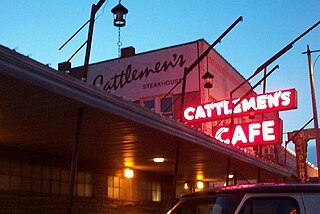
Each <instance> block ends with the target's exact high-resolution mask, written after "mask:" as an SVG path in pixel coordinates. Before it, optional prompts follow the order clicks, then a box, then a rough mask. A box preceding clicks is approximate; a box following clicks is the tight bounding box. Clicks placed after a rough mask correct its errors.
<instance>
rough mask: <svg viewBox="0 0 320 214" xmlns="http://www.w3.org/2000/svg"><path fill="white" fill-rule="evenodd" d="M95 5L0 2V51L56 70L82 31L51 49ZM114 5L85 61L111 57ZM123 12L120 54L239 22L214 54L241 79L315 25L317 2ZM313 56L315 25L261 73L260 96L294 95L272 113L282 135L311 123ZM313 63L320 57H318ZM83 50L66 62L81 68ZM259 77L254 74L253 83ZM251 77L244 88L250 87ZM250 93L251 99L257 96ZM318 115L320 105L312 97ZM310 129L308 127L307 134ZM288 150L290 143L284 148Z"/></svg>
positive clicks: (319, 42) (179, 4)
mask: <svg viewBox="0 0 320 214" xmlns="http://www.w3.org/2000/svg"><path fill="white" fill-rule="evenodd" d="M97 2H98V0H96V1H93V0H86V1H85V0H68V1H67V0H65V1H62V0H54V1H48V0H47V1H38V0H27V1H22V0H2V1H1V7H0V20H1V21H0V23H1V24H0V44H1V45H3V46H6V47H8V48H10V49H16V51H17V52H19V53H21V54H23V55H28V56H29V57H30V58H32V59H34V60H36V61H39V62H41V63H43V64H49V66H50V67H53V68H55V69H56V68H57V66H58V63H59V62H63V61H66V60H67V59H69V58H70V57H71V55H72V54H73V53H74V52H75V51H76V50H77V49H78V48H79V47H80V46H81V45H82V44H83V43H84V42H85V41H86V37H87V29H88V28H87V27H86V28H84V29H83V30H82V31H80V33H79V34H78V35H77V36H76V37H75V38H74V39H73V40H72V41H71V42H70V43H69V44H68V45H67V46H66V47H65V48H63V49H62V50H59V47H60V46H61V45H62V44H63V43H64V42H65V41H66V40H67V39H68V38H69V37H70V36H71V35H72V34H73V33H75V32H76V31H77V30H78V29H79V28H80V27H81V26H82V25H83V24H84V23H85V22H86V21H87V20H88V19H89V17H90V10H91V5H92V4H96V3H97ZM118 3H119V1H113V0H109V1H106V3H105V4H104V5H103V6H102V7H101V9H100V10H99V11H98V13H97V17H98V18H97V19H96V22H95V27H94V38H93V45H92V52H91V60H90V62H99V61H103V60H108V59H113V58H117V57H118V46H117V42H118V28H116V27H114V26H113V16H112V13H111V12H110V10H111V9H112V8H113V7H114V6H115V5H117V4H118ZM121 3H122V4H123V5H124V6H125V7H126V8H127V9H128V10H129V13H128V14H127V17H126V20H127V25H126V26H125V27H123V28H121V42H122V47H128V46H133V47H135V49H136V53H142V52H146V51H150V50H155V49H159V48H164V47H169V46H173V45H178V44H183V43H188V42H191V41H195V40H198V39H202V38H203V39H205V40H206V41H207V42H208V43H209V44H211V43H212V42H214V41H215V39H217V38H218V37H219V36H220V35H221V34H222V33H223V32H224V31H225V30H226V29H227V28H228V27H229V26H230V25H231V24H232V23H233V22H234V21H235V20H236V19H237V18H238V17H239V16H243V22H241V23H239V24H238V25H237V26H236V27H235V28H234V29H233V30H232V31H231V32H230V33H229V34H228V35H227V36H226V37H225V38H224V39H223V40H222V42H221V43H219V44H218V45H217V46H216V47H215V49H216V50H217V51H218V52H219V53H220V54H221V55H222V56H223V57H224V58H225V59H226V60H227V61H228V62H229V63H230V64H231V65H232V66H233V67H235V68H236V69H237V70H238V71H239V73H240V74H241V75H243V76H244V77H245V78H247V77H249V76H251V74H253V72H254V71H255V70H256V68H258V67H259V66H260V65H262V64H263V63H264V62H266V61H267V60H268V59H269V58H271V57H272V56H273V55H274V54H276V53H277V52H278V51H280V50H281V49H282V48H283V47H285V46H286V45H287V44H289V43H290V42H291V41H293V40H294V39H295V38H296V37H298V36H299V35H300V34H302V33H303V32H304V31H306V30H307V29H308V28H309V27H311V26H312V25H314V24H315V23H317V22H318V21H320V3H319V0H291V1H289V0H241V1H240V0H238V1H226V0H197V1H191V0H186V1H168V0H152V1H137V0H130V1H129V0H123V1H121ZM307 45H309V46H310V48H311V50H319V49H320V25H319V26H318V27H316V28H315V29H314V30H313V31H311V32H310V33H308V34H307V35H306V36H304V37H303V38H302V39H300V40H299V41H297V42H296V43H295V44H294V46H293V48H292V49H290V50H289V51H288V52H287V53H286V54H284V55H283V56H281V57H280V58H279V59H278V60H276V61H275V62H274V63H273V64H271V65H270V66H269V68H268V69H269V70H270V69H271V68H273V67H274V66H275V65H279V66H280V69H278V70H277V71H275V72H274V73H273V74H272V75H271V76H270V77H269V78H268V80H267V90H268V91H275V90H281V89H288V88H295V89H296V90H297V91H298V109H297V110H290V111H287V112H282V113H280V116H281V118H282V119H283V122H284V127H283V132H284V136H283V139H284V140H286V139H287V135H286V133H287V132H290V131H293V130H299V129H300V128H301V127H302V126H303V125H304V124H305V123H307V122H308V121H309V120H310V119H311V118H312V116H313V115H312V105H311V96H310V83H309V73H308V72H309V71H308V64H307V56H306V55H302V54H301V53H302V52H304V51H306V48H307ZM319 56H320V53H319V52H318V53H314V54H313V55H312V59H313V63H315V66H314V72H315V84H316V93H317V94H318V95H319V94H320V91H319V90H320V89H319V84H320V59H319V60H317V59H318V58H317V57H319ZM319 58H320V57H319ZM83 61H84V48H83V50H82V51H80V52H79V53H78V54H77V55H76V56H75V57H74V58H73V59H72V60H71V62H72V66H73V67H74V66H81V65H83ZM259 78H261V75H260V76H259ZM256 81H258V78H256V79H254V80H253V81H251V84H252V85H254V84H255V83H256ZM261 91H262V89H261V88H257V90H256V92H257V93H261ZM317 98H318V100H317V105H318V109H319V108H320V98H319V96H317ZM312 127H313V123H311V124H310V125H309V126H308V128H312ZM290 145H291V148H292V147H293V144H292V143H291V144H290ZM308 160H309V161H310V162H312V163H316V157H315V142H314V141H310V142H309V147H308Z"/></svg>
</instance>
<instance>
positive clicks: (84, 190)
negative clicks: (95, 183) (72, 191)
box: [66, 172, 92, 197]
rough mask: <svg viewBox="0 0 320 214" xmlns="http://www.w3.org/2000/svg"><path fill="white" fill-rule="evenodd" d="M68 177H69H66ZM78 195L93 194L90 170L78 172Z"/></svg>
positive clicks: (88, 195)
mask: <svg viewBox="0 0 320 214" xmlns="http://www.w3.org/2000/svg"><path fill="white" fill-rule="evenodd" d="M66 178H67V177H66ZM76 195H77V196H83V197H85V196H87V197H90V196H92V179H91V174H90V173H88V172H78V176H77V191H76Z"/></svg>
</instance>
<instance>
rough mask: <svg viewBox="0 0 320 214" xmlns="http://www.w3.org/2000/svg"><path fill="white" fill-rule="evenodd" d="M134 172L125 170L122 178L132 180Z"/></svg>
mask: <svg viewBox="0 0 320 214" xmlns="http://www.w3.org/2000/svg"><path fill="white" fill-rule="evenodd" d="M133 176H134V172H133V170H132V169H125V170H124V177H126V178H133Z"/></svg>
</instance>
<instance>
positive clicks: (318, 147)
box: [302, 45, 320, 183]
mask: <svg viewBox="0 0 320 214" xmlns="http://www.w3.org/2000/svg"><path fill="white" fill-rule="evenodd" d="M314 52H320V50H316V51H310V48H309V45H308V46H307V51H306V52H303V53H302V54H307V57H308V66H309V77H310V89H311V99H312V110H313V122H314V132H315V139H316V150H317V153H316V155H317V166H318V182H319V183H320V170H319V167H320V138H319V137H320V133H319V124H318V113H317V101H316V91H315V86H314V73H313V65H312V58H311V53H314Z"/></svg>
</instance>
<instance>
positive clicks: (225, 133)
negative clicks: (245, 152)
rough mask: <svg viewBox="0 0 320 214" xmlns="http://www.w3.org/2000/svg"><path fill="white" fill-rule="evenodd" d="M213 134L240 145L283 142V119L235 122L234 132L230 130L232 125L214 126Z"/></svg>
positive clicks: (224, 140)
mask: <svg viewBox="0 0 320 214" xmlns="http://www.w3.org/2000/svg"><path fill="white" fill-rule="evenodd" d="M231 133H232V136H231V137H230V134H231ZM212 135H213V137H214V138H215V139H217V140H219V141H220V142H222V143H226V144H230V143H231V144H232V145H234V146H239V147H247V146H256V145H270V144H280V143H281V142H282V120H281V119H269V120H263V121H255V122H252V123H241V124H234V125H233V127H232V132H230V126H225V127H222V126H220V127H213V129H212Z"/></svg>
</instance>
